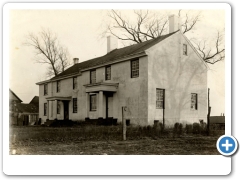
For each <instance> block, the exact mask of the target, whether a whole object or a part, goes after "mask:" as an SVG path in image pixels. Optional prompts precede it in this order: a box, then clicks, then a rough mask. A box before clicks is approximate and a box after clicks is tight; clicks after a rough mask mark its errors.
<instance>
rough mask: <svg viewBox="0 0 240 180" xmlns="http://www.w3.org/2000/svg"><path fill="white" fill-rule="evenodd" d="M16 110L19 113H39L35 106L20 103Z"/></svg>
mask: <svg viewBox="0 0 240 180" xmlns="http://www.w3.org/2000/svg"><path fill="white" fill-rule="evenodd" d="M16 108H17V109H18V111H19V112H26V113H38V107H36V106H35V105H34V104H24V103H18V104H16Z"/></svg>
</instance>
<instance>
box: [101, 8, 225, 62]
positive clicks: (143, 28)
mask: <svg viewBox="0 0 240 180" xmlns="http://www.w3.org/2000/svg"><path fill="white" fill-rule="evenodd" d="M133 13H134V15H135V17H134V20H133V21H130V20H129V18H127V17H124V16H123V15H122V14H121V12H119V11H115V10H111V11H109V13H108V17H109V18H110V23H109V24H108V25H107V28H106V31H105V33H110V34H112V35H113V36H115V37H117V38H118V39H120V40H122V41H130V42H132V43H141V42H144V41H146V40H150V39H154V38H157V37H159V36H161V35H164V34H166V30H167V28H168V17H167V15H164V14H156V13H152V12H150V11H142V10H138V11H134V12H133ZM178 16H179V17H181V19H182V22H181V27H182V33H183V34H184V33H187V32H189V31H191V30H193V29H194V28H195V27H196V24H197V22H198V21H200V20H201V12H198V13H197V14H191V13H190V12H189V11H188V12H185V13H183V12H182V10H179V11H178ZM214 41H216V43H215V51H214V53H213V47H212V46H210V47H206V42H204V43H203V42H201V41H197V40H196V39H195V41H194V46H195V48H196V49H197V50H198V52H199V53H200V55H201V56H202V58H203V60H204V61H205V62H206V63H210V64H214V63H216V62H219V61H222V60H224V58H225V55H224V53H225V49H224V46H223V41H222V36H221V35H220V33H219V32H218V35H217V37H216V39H215V40H214ZM206 50H207V51H206Z"/></svg>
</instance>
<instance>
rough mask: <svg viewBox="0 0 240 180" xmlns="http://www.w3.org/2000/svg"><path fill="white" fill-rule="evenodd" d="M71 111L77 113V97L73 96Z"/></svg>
mask: <svg viewBox="0 0 240 180" xmlns="http://www.w3.org/2000/svg"><path fill="white" fill-rule="evenodd" d="M73 113H77V98H73Z"/></svg>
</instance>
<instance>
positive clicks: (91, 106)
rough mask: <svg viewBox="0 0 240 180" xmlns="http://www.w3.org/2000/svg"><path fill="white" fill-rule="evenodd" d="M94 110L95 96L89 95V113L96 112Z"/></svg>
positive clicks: (95, 107) (95, 108) (95, 105)
mask: <svg viewBox="0 0 240 180" xmlns="http://www.w3.org/2000/svg"><path fill="white" fill-rule="evenodd" d="M96 110H97V96H96V95H90V111H96Z"/></svg>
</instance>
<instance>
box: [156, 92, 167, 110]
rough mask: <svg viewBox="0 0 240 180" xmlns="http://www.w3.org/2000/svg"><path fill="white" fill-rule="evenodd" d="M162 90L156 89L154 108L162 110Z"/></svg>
mask: <svg viewBox="0 0 240 180" xmlns="http://www.w3.org/2000/svg"><path fill="white" fill-rule="evenodd" d="M164 94H165V93H164V89H158V88H157V89H156V108H157V109H163V108H164Z"/></svg>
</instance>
